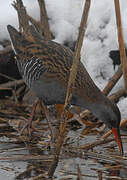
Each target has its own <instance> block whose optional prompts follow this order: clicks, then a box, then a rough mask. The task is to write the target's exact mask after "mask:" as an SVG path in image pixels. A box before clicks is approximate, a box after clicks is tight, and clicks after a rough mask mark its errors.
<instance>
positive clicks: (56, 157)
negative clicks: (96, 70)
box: [48, 0, 91, 177]
mask: <svg viewBox="0 0 127 180" xmlns="http://www.w3.org/2000/svg"><path fill="white" fill-rule="evenodd" d="M90 3H91V0H86V2H85V6H84V10H83V14H82V19H81V23H80V28H79V35H78V39H77V44H76V50H75V53H74V59H73V64H72V68H71V70H70V77H69V82H68V87H67V93H66V99H65V104H64V110H63V113H62V117H61V124H60V128H59V134H58V139H57V142H56V153H55V155H54V160H53V162H52V164H51V166H50V168H49V171H48V175H49V176H50V177H52V176H53V174H54V172H55V169H56V167H57V164H58V161H59V156H60V152H61V149H62V146H63V143H64V139H65V137H66V134H67V131H66V125H67V117H65V118H64V112H65V109H66V107H67V105H68V101H69V97H70V94H71V91H72V88H73V86H74V83H75V78H76V74H77V69H78V63H79V60H80V51H81V47H82V43H83V38H84V34H85V30H86V22H87V18H88V13H89V9H90Z"/></svg>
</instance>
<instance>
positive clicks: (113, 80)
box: [102, 66, 122, 96]
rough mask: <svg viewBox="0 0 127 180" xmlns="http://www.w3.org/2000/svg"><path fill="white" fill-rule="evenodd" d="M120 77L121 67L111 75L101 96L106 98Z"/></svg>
mask: <svg viewBox="0 0 127 180" xmlns="http://www.w3.org/2000/svg"><path fill="white" fill-rule="evenodd" d="M121 76H122V69H121V66H120V67H119V68H118V70H117V72H116V73H115V74H114V75H113V77H112V78H111V79H110V81H109V82H108V84H107V85H106V87H105V88H104V89H103V91H102V92H103V94H104V95H105V96H107V95H108V94H109V93H110V91H111V90H112V88H113V87H114V86H115V85H116V83H117V82H118V80H119V79H120V77H121Z"/></svg>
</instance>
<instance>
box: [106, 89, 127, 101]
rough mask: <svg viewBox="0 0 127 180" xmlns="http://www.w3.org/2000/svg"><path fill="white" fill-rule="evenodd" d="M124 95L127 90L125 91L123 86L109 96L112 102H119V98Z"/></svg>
mask: <svg viewBox="0 0 127 180" xmlns="http://www.w3.org/2000/svg"><path fill="white" fill-rule="evenodd" d="M124 95H126V92H125V89H124V88H123V89H120V90H119V91H117V92H115V93H113V94H111V95H110V96H108V98H109V99H110V100H111V101H112V102H115V103H116V102H118V101H119V99H120V98H121V97H122V96H124Z"/></svg>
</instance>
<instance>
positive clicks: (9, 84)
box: [0, 79, 24, 88]
mask: <svg viewBox="0 0 127 180" xmlns="http://www.w3.org/2000/svg"><path fill="white" fill-rule="evenodd" d="M22 84H24V81H23V80H22V79H20V80H15V81H10V82H7V83H3V84H0V88H12V87H15V86H19V85H22Z"/></svg>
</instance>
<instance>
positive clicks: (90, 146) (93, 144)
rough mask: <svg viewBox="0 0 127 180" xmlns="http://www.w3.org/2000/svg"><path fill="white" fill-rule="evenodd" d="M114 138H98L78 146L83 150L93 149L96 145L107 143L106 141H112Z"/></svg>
mask: <svg viewBox="0 0 127 180" xmlns="http://www.w3.org/2000/svg"><path fill="white" fill-rule="evenodd" d="M114 140H115V139H114V137H112V138H108V139H99V140H97V141H95V142H93V143H88V144H85V145H82V146H80V148H81V149H84V150H89V149H93V148H94V147H96V146H100V145H101V144H107V143H109V142H112V141H114Z"/></svg>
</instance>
